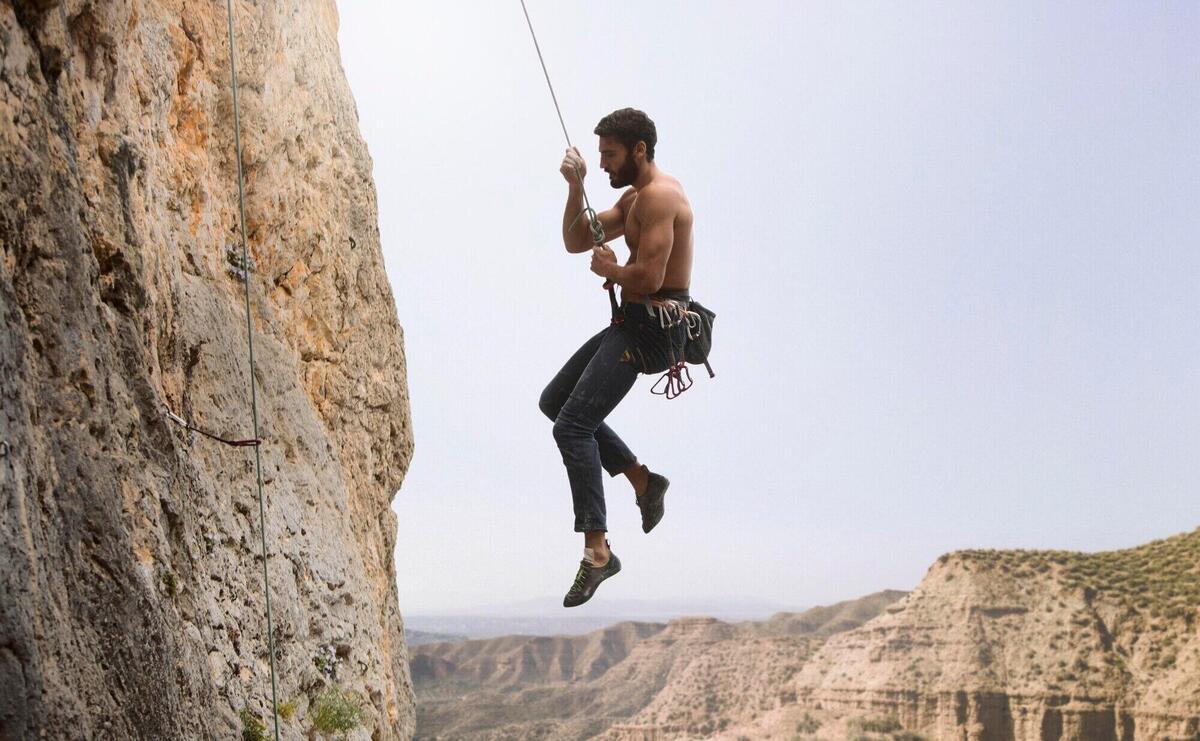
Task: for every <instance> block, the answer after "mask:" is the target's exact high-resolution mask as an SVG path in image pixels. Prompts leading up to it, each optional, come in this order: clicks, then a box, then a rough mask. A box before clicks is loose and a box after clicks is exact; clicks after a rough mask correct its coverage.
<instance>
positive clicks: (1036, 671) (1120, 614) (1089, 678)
mask: <svg viewBox="0 0 1200 741" xmlns="http://www.w3.org/2000/svg"><path fill="white" fill-rule="evenodd" d="M1198 610H1200V530H1195V531H1192V532H1190V533H1183V534H1181V535H1177V536H1174V537H1171V538H1167V539H1164V540H1159V541H1155V542H1152V543H1148V544H1146V545H1144V546H1140V547H1137V548H1131V549H1127V550H1120V551H1109V552H1103V553H1090V554H1089V553H1072V552H1066V551H963V552H958V553H951V554H948V555H945V556H943V557H942V558H940V559H938V561H937V562H936V563H935V564H934V565H933V566H932V567H931V568H930V569H929V572H928V573H927V574H926V576H925V578H924V579H923V580H922V582H921V584H920V585H919V586H918V587H917V588H916V589H915V590H913V591H912V592H911V593H910V594H909V595H908V596H907V597H906V598H905V599H903V600H900V601H898V602H896V603H895V604H893V605H892V606H890V607H888V608H887V609H886V610H885V611H884V614H882V615H880V616H879V617H878V618H876V619H875V620H872V621H871V622H869V623H867V624H865V625H863V626H862V627H860V628H857V629H855V630H851V631H847V632H844V633H841V634H838V635H836V636H834V637H832V638H830V640H829V641H828V642H827V643H826V644H825V645H824V646H822V648H821V650H820V651H819V652H817V654H816V655H815V656H814V657H813V658H812V659H811V660H810V661H809V662H808V663H806V665H805V666H804V669H803V670H802V671H801V672H800V673H799V675H798V676H797V678H796V680H795V683H794V686H795V689H796V694H797V698H798V700H799V704H800V705H801V706H803V707H810V708H814V709H816V708H819V709H821V710H823V711H825V712H827V713H832V714H835V715H844V714H846V713H861V712H868V713H874V714H878V715H880V716H885V717H889V718H892V719H895V720H896V721H898V722H899V723H900V724H901V725H903V726H904V727H905V728H908V729H911V730H913V731H915V732H919V733H923V734H925V735H927V736H929V737H931V738H936V739H963V740H964V741H993V740H995V741H1058V740H1059V739H1071V740H1073V741H1105V740H1108V739H1111V740H1112V741H1117V740H1118V739H1119V740H1120V741H1134V739H1154V741H1161V740H1163V739H1189V740H1191V739H1196V738H1200V614H1198Z"/></svg>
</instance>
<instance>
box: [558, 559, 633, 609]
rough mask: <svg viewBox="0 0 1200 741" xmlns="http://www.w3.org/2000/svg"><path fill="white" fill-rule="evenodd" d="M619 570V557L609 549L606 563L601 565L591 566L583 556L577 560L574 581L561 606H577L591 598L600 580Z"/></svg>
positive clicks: (590, 562)
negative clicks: (577, 568) (577, 564)
mask: <svg viewBox="0 0 1200 741" xmlns="http://www.w3.org/2000/svg"><path fill="white" fill-rule="evenodd" d="M620 570H621V559H619V558H617V554H615V553H613V552H612V551H611V550H610V551H609V552H608V563H606V564H604V565H603V566H593V565H592V561H591V560H590V559H588V558H587V557H584V559H583V560H582V561H580V562H579V571H578V572H576V574H575V583H574V584H572V585H571V589H570V590H569V591H568V592H567V596H566V597H563V607H578V606H579V605H582V604H583V603H584V602H587V601H588V600H590V599H591V598H592V595H593V594H594V593H595V592H596V587H598V586H600V582H602V581H604V580H605V579H607V578H608V577H610V576H613V575H615V574H616V573H617V572H618V571H620Z"/></svg>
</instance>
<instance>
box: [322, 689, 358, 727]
mask: <svg viewBox="0 0 1200 741" xmlns="http://www.w3.org/2000/svg"><path fill="white" fill-rule="evenodd" d="M362 719H363V709H362V706H360V705H359V704H358V702H357V701H356V700H355V699H354V698H353V697H351V696H350V695H348V694H346V693H344V692H342V691H341V689H339V688H338V687H336V686H334V685H330V686H329V687H328V688H327V689H326V690H325V691H324V692H322V693H321V694H320V695H319V696H318V697H317V699H316V701H315V702H314V703H313V707H312V723H313V728H314V729H315V730H316V731H317V732H319V733H321V734H324V735H326V736H332V735H334V734H340V735H342V736H344V735H345V734H346V733H347V732H349V731H351V730H353V729H355V728H357V727H358V726H359V724H360V723H362Z"/></svg>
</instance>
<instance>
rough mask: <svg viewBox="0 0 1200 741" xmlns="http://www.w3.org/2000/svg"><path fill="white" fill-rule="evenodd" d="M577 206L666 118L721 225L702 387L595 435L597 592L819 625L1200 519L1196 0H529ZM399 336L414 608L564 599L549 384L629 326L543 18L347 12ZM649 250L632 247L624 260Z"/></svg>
mask: <svg viewBox="0 0 1200 741" xmlns="http://www.w3.org/2000/svg"><path fill="white" fill-rule="evenodd" d="M527 4H528V7H529V12H530V15H531V16H532V19H533V23H534V27H535V29H536V30H537V32H538V35H539V40H540V42H541V44H542V51H543V53H544V54H545V55H546V62H547V64H548V66H549V69H550V74H551V78H552V80H553V82H554V84H555V89H556V92H557V93H558V98H559V102H560V103H561V104H562V106H563V115H564V117H565V118H566V122H567V126H568V129H569V131H570V133H571V137H572V140H573V141H574V142H575V143H576V144H577V145H578V146H579V147H580V148H581V149H582V150H583V151H584V153H585V156H586V158H587V161H588V164H589V166H590V168H591V169H592V173H591V175H590V176H589V178H588V192H589V195H590V196H591V197H592V199H593V200H594V201H595V202H597V203H598V204H603V205H604V206H608V205H611V203H612V202H613V201H614V200H615V197H616V195H617V193H616V191H613V190H612V189H611V188H609V186H608V184H607V181H606V179H605V178H603V177H598V176H597V173H598V172H599V169H598V165H597V161H598V157H597V155H596V137H595V136H594V135H593V134H592V133H591V131H592V128H593V127H594V126H595V124H596V121H598V120H599V119H600V118H601V117H602V116H603V115H605V114H607V113H609V112H610V111H612V110H614V109H616V108H620V107H624V106H633V107H637V108H641V109H643V110H645V111H646V112H647V113H648V114H649V115H650V116H651V117H652V118H653V119H654V121H655V122H656V124H657V127H658V134H659V144H658V147H657V157H656V161H657V162H658V164H659V166H660V167H661V168H662V169H663V170H664V171H666V172H668V173H670V174H672V175H674V176H676V177H678V178H679V179H680V180H681V181H682V183H683V185H684V187H685V189H686V191H687V193H688V196H689V198H690V200H691V203H692V207H693V210H694V212H695V238H696V242H695V244H696V257H695V268H694V274H693V280H692V293H693V295H694V296H695V297H697V298H698V299H700V300H701V301H702V302H704V303H705V304H706V305H708V306H709V307H710V308H712V309H713V310H715V311H716V312H717V321H716V327H715V333H714V334H715V337H714V349H713V354H712V362H713V366H714V368H715V370H716V372H717V377H716V378H715V379H711V380H710V379H708V378H707V376H706V374H704V373H703V371H702V370H700V371H699V373H694V374H693V375H694V377H695V378H696V383H695V386H694V387H693V388H692V389H691V390H690V391H688V392H687V393H685V394H684V395H683V396H682V397H680V398H679V399H676V400H674V401H665V400H663V399H662V398H660V397H655V396H652V395H651V394H650V393H649V387H650V385H651V383H652V381H653V379H651V378H649V377H643V378H642V379H640V380H639V382H638V385H637V386H635V387H634V390H633V391H632V392H631V393H630V395H629V396H628V397H627V398H626V400H625V401H624V402H623V403H622V404H621V406H620V407H618V409H617V410H616V412H615V413H614V414H613V415H612V416H611V417H610V418H609V422H610V424H611V425H612V426H613V427H614V428H615V429H616V430H617V431H618V433H620V434H621V435H622V436H623V437H624V438H625V440H626V442H627V443H628V444H629V445H630V447H631V448H632V449H633V450H634V452H635V453H637V454H638V455H639V457H640V458H641V459H642V460H643V461H644V462H645V463H647V464H648V465H649V466H650V468H651V469H653V470H656V471H660V472H662V473H664V474H665V475H667V476H668V477H670V478H671V480H672V486H671V490H670V493H669V494H668V497H667V514H666V517H665V518H664V520H663V522H662V524H660V525H659V526H658V528H657V529H656V530H655V531H654V532H653V533H652V534H650V535H648V536H647V535H643V534H642V532H641V530H640V528H639V525H638V512H637V508H636V507H635V506H634V502H633V495H632V492H631V489H630V488H629V487H628V485H627V484H626V483H625V480H624V479H623V478H622V479H615V480H612V479H607V477H606V481H605V483H606V489H607V492H608V509H609V527H610V535H609V537H610V540H611V543H612V548H613V550H614V552H616V553H617V554H618V555H619V556H620V557H621V560H622V562H623V565H624V570H623V571H622V573H621V574H620V575H619V576H617V577H616V578H614V579H612V580H610V581H608V582H606V583H605V584H604V586H603V587H601V589H600V590H599V591H598V593H597V596H596V597H595V598H594V599H593V600H592V602H591V603H589V604H588V605H585V606H584V607H582V608H578V611H577V613H576V614H582V611H588V610H591V611H594V612H595V611H601V610H603V604H602V603H603V602H604V601H605V599H606V598H608V599H611V600H614V601H615V600H619V599H641V600H646V599H656V598H662V599H670V600H675V601H680V600H682V601H687V600H696V601H699V600H709V601H711V600H713V599H717V600H723V599H728V600H757V601H769V602H772V603H777V604H782V605H789V606H794V607H797V608H799V607H804V606H809V605H814V604H825V603H829V602H832V601H836V600H840V599H847V598H853V597H856V596H860V595H863V594H866V593H869V592H873V591H876V590H879V589H884V588H895V589H911V588H912V587H914V586H916V584H917V583H918V582H919V581H920V579H921V577H922V576H923V575H924V573H925V571H926V569H927V568H928V567H929V565H930V564H931V563H932V562H933V561H934V560H935V559H936V558H937V557H938V556H939V555H940V554H942V553H944V552H947V551H950V550H955V549H961V548H1062V549H1076V550H1088V551H1092V550H1106V549H1112V548H1122V547H1128V546H1133V545H1137V544H1140V543H1143V542H1146V541H1148V540H1151V539H1154V538H1158V537H1164V536H1168V535H1171V534H1174V533H1177V532H1182V531H1187V530H1191V529H1194V528H1195V527H1197V525H1200V511H1198V507H1197V502H1198V498H1197V493H1198V492H1197V488H1198V486H1197V485H1198V484H1200V467H1198V466H1197V465H1196V463H1197V460H1198V459H1200V455H1198V454H1200V291H1198V289H1200V208H1198V207H1197V204H1198V203H1200V137H1198V136H1197V132H1198V131H1200V52H1198V51H1197V39H1200V5H1198V4H1196V3H1192V2H1177V3H1155V2H1126V3H1098V2H1080V3H1053V4H1047V3H1041V2H1008V1H1005V2H994V3H955V2H937V3H933V2H929V3H913V2H895V3H884V2H871V3H853V4H850V3H840V2H828V3H801V2H739V3H733V2H697V1H696V0H688V1H687V2H684V1H683V0H676V1H674V2H645V1H644V0H643V1H642V2H630V1H627V0H625V1H616V2H607V3H582V2H563V1H561V0H560V1H559V2H550V1H549V0H527ZM339 6H340V8H339V9H340V13H341V31H340V39H341V45H342V57H343V62H344V65H345V69H346V74H347V76H348V77H349V80H350V85H351V88H352V89H353V92H354V96H355V99H356V101H357V105H358V112H359V117H360V125H361V129H362V134H363V136H364V137H365V139H366V141H367V145H368V147H369V149H370V152H371V156H372V157H373V159H374V165H375V170H374V174H375V184H376V187H377V189H378V195H379V210H380V214H379V217H380V230H381V238H382V245H383V254H384V260H385V263H386V266H387V271H388V275H389V277H390V279H391V283H392V289H393V292H394V294H395V298H396V306H397V311H398V314H399V318H400V322H401V324H402V325H403V326H404V329H405V338H406V340H405V341H406V350H407V355H408V382H409V390H410V393H411V397H412V414H413V425H414V431H415V438H416V453H415V456H414V459H413V463H412V468H411V470H410V471H409V473H408V477H407V479H406V480H405V482H404V486H403V487H402V489H401V490H400V492H399V493H398V495H397V496H396V499H395V501H394V503H393V509H394V510H395V512H396V513H397V516H398V518H399V535H398V542H397V545H396V570H397V574H398V579H399V594H400V605H401V609H402V611H403V612H405V613H406V614H429V613H437V612H448V611H471V610H477V609H480V608H482V607H483V606H487V605H495V604H502V603H510V602H517V601H522V600H529V599H543V598H544V605H545V608H544V609H545V610H546V612H547V614H550V613H553V614H555V615H558V614H564V613H565V611H564V610H563V608H562V607H561V598H562V595H563V593H565V592H566V590H567V588H568V587H569V586H570V583H571V580H572V577H573V576H574V572H575V568H576V567H577V564H578V560H579V557H580V548H581V546H582V537H581V536H580V535H578V534H576V533H574V532H572V523H573V517H572V513H571V498H570V492H569V489H568V486H567V478H566V473H565V470H564V469H563V466H562V463H561V459H560V457H559V454H558V450H557V448H556V447H555V445H554V440H553V438H552V437H551V423H550V421H549V420H547V419H545V418H544V417H543V416H542V415H541V413H540V412H539V411H538V408H537V400H538V396H539V394H540V393H541V390H542V388H543V387H544V386H545V384H546V383H547V382H548V381H549V380H550V378H551V377H552V376H553V375H554V373H555V372H556V371H557V370H558V368H559V367H560V366H561V365H562V363H563V362H564V361H565V360H566V359H567V357H569V356H570V354H571V353H572V352H573V351H574V350H575V349H576V348H577V347H578V346H579V345H580V344H581V343H582V342H583V341H584V340H585V339H587V338H588V337H590V336H591V335H592V334H593V333H595V332H596V331H598V330H599V329H600V328H602V327H603V326H604V325H605V323H606V322H607V318H608V307H607V298H606V295H605V293H604V292H603V291H602V290H601V289H600V287H599V283H600V281H599V279H598V278H597V277H596V276H594V275H593V274H592V273H590V272H589V271H588V255H587V254H583V255H568V254H567V253H566V252H565V250H564V249H563V247H562V242H561V239H560V234H559V223H560V218H561V213H562V207H563V201H564V198H565V195H566V187H567V186H566V183H565V182H564V181H563V179H562V176H561V175H559V173H558V164H559V161H560V159H561V157H562V153H563V150H564V148H565V146H566V144H565V142H564V140H563V135H562V131H561V129H560V127H559V123H558V119H557V117H556V115H555V112H554V108H553V105H552V103H551V100H550V94H549V92H548V91H547V88H546V83H545V80H544V79H543V77H542V71H541V68H540V67H539V65H538V61H537V56H536V54H535V52H534V48H533V44H532V41H531V40H530V37H529V32H528V29H527V28H526V25H525V18H524V16H523V15H522V13H521V6H520V2H519V0H511V2H508V1H505V2H499V1H494V0H492V1H488V2H483V1H482V0H479V1H475V2H428V3H407V2H405V3H397V2H390V1H385V0H370V1H368V0H342V2H340V3H339ZM614 247H615V249H616V250H617V254H618V256H619V257H620V258H621V259H622V260H623V259H624V257H625V255H627V251H626V250H625V249H624V246H623V243H620V242H618V243H617V244H615V245H614Z"/></svg>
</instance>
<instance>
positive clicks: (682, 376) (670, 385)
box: [650, 360, 692, 399]
mask: <svg viewBox="0 0 1200 741" xmlns="http://www.w3.org/2000/svg"><path fill="white" fill-rule="evenodd" d="M660 387H661V390H659V389H660ZM691 387H692V373H691V371H689V370H688V367H687V363H685V362H684V361H682V360H680V361H679V362H678V363H676V364H675V365H673V366H671V369H670V370H668V371H667V372H666V373H664V374H662V375H661V376H659V377H658V380H657V381H655V382H654V385H653V386H651V387H650V393H652V394H654V395H656V396H665V397H667V398H668V399H674V398H675V397H677V396H679V395H680V394H682V393H683V392H684V391H687V390H688V389H690V388H691Z"/></svg>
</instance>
